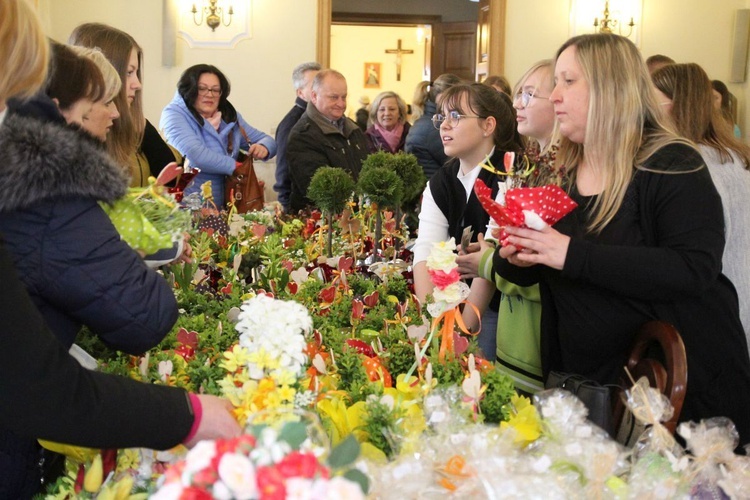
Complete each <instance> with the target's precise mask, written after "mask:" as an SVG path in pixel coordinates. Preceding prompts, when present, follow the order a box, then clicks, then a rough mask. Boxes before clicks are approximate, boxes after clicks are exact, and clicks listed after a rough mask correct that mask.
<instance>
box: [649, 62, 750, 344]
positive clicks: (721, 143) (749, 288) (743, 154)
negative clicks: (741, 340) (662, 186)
mask: <svg viewBox="0 0 750 500" xmlns="http://www.w3.org/2000/svg"><path fill="white" fill-rule="evenodd" d="M651 78H652V79H653V80H654V84H655V85H656V88H657V90H658V91H659V92H660V95H661V97H662V99H663V101H662V104H663V105H664V106H665V107H666V108H667V109H668V110H669V111H670V114H671V116H672V120H673V121H674V124H675V126H676V127H677V130H678V131H679V132H680V134H681V135H682V136H684V137H687V138H688V139H690V140H691V141H693V142H695V143H696V144H697V145H698V150H699V151H700V153H701V156H703V161H705V162H706V165H707V166H708V171H709V173H710V174H711V179H712V180H713V181H714V184H715V185H716V189H717V190H718V191H719V194H720V195H721V201H722V205H723V207H724V226H725V238H726V247H725V248H724V257H723V259H722V272H723V273H724V274H725V275H726V276H727V277H728V278H729V279H730V280H731V281H732V284H733V285H734V286H735V288H736V289H737V295H738V296H739V299H740V313H741V314H740V318H741V319H742V324H743V326H744V328H745V335H746V337H747V338H748V339H750V252H748V248H750V225H749V224H748V222H750V170H749V167H748V166H749V165H750V147H748V146H747V145H746V144H745V143H743V142H742V141H740V140H739V139H737V138H735V137H734V135H733V134H732V129H731V126H730V125H728V124H727V123H726V122H725V121H724V119H723V117H722V116H720V114H719V113H717V111H716V109H715V107H714V106H713V104H712V100H713V98H712V88H711V80H709V78H708V75H707V74H706V72H705V71H703V68H701V67H700V66H698V65H697V64H693V63H691V64H671V65H669V66H665V67H663V68H661V69H659V70H657V71H656V72H654V73H653V74H652V75H651Z"/></svg>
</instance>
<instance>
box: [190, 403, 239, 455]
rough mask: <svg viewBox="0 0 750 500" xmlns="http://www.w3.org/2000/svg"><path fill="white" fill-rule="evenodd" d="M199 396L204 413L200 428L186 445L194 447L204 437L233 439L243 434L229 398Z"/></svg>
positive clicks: (199, 424)
mask: <svg viewBox="0 0 750 500" xmlns="http://www.w3.org/2000/svg"><path fill="white" fill-rule="evenodd" d="M197 396H198V399H200V402H201V407H202V408H203V415H202V417H201V420H200V422H199V423H198V430H197V431H196V433H195V435H194V436H193V438H192V439H191V440H190V441H189V442H187V443H185V446H187V447H188V448H192V447H193V446H195V445H196V444H197V443H198V442H199V441H202V440H204V439H231V438H235V437H237V436H239V435H241V434H242V429H241V428H240V426H239V424H238V423H237V420H236V419H235V418H234V415H233V414H232V410H233V409H234V407H233V406H232V403H230V402H229V400H228V399H224V398H219V397H216V396H209V395H207V394H198V395H197Z"/></svg>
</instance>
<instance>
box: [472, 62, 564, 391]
mask: <svg viewBox="0 0 750 500" xmlns="http://www.w3.org/2000/svg"><path fill="white" fill-rule="evenodd" d="M553 73H554V62H553V61H552V60H549V59H548V60H544V61H540V62H538V63H536V64H534V65H533V66H531V68H529V69H528V70H527V71H526V73H524V75H523V76H522V77H521V79H520V80H519V81H518V83H517V84H516V87H515V89H514V92H513V96H514V99H513V107H514V108H515V109H516V121H517V123H518V132H519V133H520V134H522V135H523V136H525V137H526V138H527V139H528V140H529V145H528V148H527V151H529V152H530V153H531V154H536V153H544V152H546V151H547V150H548V149H549V146H550V140H551V137H552V131H553V129H554V126H555V112H554V109H553V107H552V103H551V102H550V101H549V96H550V94H551V93H552V89H553V88H554V77H553ZM551 181H552V179H549V178H548V176H546V175H544V174H542V175H540V176H534V177H532V178H531V180H530V181H529V183H528V184H529V185H530V186H540V185H544V184H547V183H549V182H551ZM498 198H502V199H498V201H501V202H503V201H504V193H502V194H499V195H498ZM490 228H491V229H490ZM488 229H489V230H490V234H488V235H487V239H494V236H493V235H492V234H491V232H492V230H494V229H496V226H495V225H494V223H493V222H492V221H491V222H490V227H488ZM481 248H482V247H481V245H479V244H474V245H472V246H471V247H470V248H469V249H468V250H469V251H468V253H465V254H464V253H462V254H461V255H459V257H458V261H457V262H458V265H459V272H460V273H461V276H462V277H465V278H471V277H474V276H477V272H478V269H479V262H480V259H481V257H482V253H481V252H480V251H479V250H480V249H481ZM495 285H496V286H497V289H498V290H500V292H501V300H500V304H499V308H498V320H497V350H496V355H497V363H496V364H497V367H498V369H499V370H500V371H502V372H504V373H505V374H506V375H508V376H510V377H511V378H512V379H513V382H514V383H515V386H516V389H517V390H519V391H522V392H524V393H527V394H533V393H535V392H537V391H540V390H542V389H544V379H543V377H542V362H541V353H540V344H539V343H540V320H541V313H542V304H541V298H540V295H539V285H531V286H526V287H522V286H517V285H515V284H513V283H511V282H509V281H507V280H505V279H502V278H498V277H496V280H495Z"/></svg>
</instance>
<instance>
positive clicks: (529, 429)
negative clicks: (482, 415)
mask: <svg viewBox="0 0 750 500" xmlns="http://www.w3.org/2000/svg"><path fill="white" fill-rule="evenodd" d="M510 401H511V405H512V408H513V411H512V412H511V416H510V418H509V419H508V421H507V422H501V423H500V429H503V430H504V429H508V428H512V429H513V430H514V431H515V432H516V435H515V437H514V438H513V441H514V442H515V443H516V444H519V445H521V446H526V445H528V444H529V443H532V442H534V441H536V440H537V439H539V436H541V435H542V421H541V419H540V418H539V413H537V411H536V408H534V406H532V405H531V401H530V400H529V399H528V398H525V397H523V396H518V395H515V396H513V397H511V400H510Z"/></svg>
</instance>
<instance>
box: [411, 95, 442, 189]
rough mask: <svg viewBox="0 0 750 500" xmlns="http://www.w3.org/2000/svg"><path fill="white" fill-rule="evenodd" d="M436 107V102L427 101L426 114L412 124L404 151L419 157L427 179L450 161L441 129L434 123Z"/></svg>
mask: <svg viewBox="0 0 750 500" xmlns="http://www.w3.org/2000/svg"><path fill="white" fill-rule="evenodd" d="M436 109H437V106H436V105H435V103H434V102H430V101H427V102H426V103H425V105H424V114H423V115H422V116H420V117H419V118H418V119H417V121H415V122H414V125H412V127H411V129H410V130H409V134H408V135H407V136H406V144H405V145H404V151H406V152H407V153H411V154H413V155H414V156H416V157H417V160H418V162H419V165H420V166H421V167H422V170H423V171H424V175H425V177H427V180H430V178H431V177H432V175H433V174H434V173H435V172H437V171H438V169H440V167H442V166H443V165H445V162H446V161H448V156H447V155H446V154H445V151H443V142H442V141H441V140H440V131H439V130H438V129H436V128H435V126H434V125H433V124H432V117H433V116H434V115H435V113H436Z"/></svg>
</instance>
